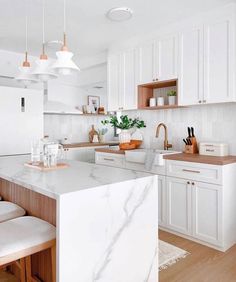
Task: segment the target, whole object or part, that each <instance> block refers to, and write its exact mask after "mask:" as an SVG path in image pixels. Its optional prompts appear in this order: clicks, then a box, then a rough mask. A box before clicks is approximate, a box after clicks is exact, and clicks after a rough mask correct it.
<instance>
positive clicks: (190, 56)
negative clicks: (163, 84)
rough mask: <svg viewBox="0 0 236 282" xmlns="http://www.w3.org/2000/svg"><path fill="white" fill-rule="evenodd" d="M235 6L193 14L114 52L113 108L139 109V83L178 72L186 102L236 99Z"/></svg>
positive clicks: (181, 98)
mask: <svg viewBox="0 0 236 282" xmlns="http://www.w3.org/2000/svg"><path fill="white" fill-rule="evenodd" d="M235 7H236V6H235V5H233V6H232V5H229V6H227V7H224V8H222V9H221V10H214V11H211V12H209V13H207V14H206V15H205V16H203V17H201V18H198V19H197V20H196V22H195V23H194V22H190V21H189V20H188V21H186V23H185V25H184V24H182V25H181V28H180V29H179V31H176V32H174V33H173V31H171V28H169V29H168V32H169V33H167V34H161V33H159V34H158V35H157V36H156V39H155V38H153V40H150V41H147V40H145V39H143V42H142V39H141V43H140V44H139V45H138V46H136V45H133V47H131V50H128V51H125V52H124V51H122V52H121V53H120V55H112V56H110V58H109V62H108V77H109V85H108V92H109V93H108V96H109V97H108V101H109V102H108V104H109V107H108V108H109V110H119V109H120V110H122V109H124V110H129V109H136V108H137V101H136V99H137V97H135V95H137V85H142V84H147V83H153V82H157V81H165V80H171V79H176V78H177V79H178V105H180V106H181V105H183V106H187V105H199V104H210V103H224V102H234V101H236V95H235V93H234V92H235V81H236V71H235V68H236V62H235V59H236V58H235V52H236V46H235V45H236V44H235V43H236V42H235V40H236V36H235V23H236V21H235V17H236V15H235ZM173 29H175V30H176V26H173ZM131 45H132V44H131ZM129 46H130V45H129Z"/></svg>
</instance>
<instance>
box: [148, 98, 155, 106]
mask: <svg viewBox="0 0 236 282" xmlns="http://www.w3.org/2000/svg"><path fill="white" fill-rule="evenodd" d="M155 106H156V98H150V99H149V107H155Z"/></svg>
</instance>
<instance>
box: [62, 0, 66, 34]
mask: <svg viewBox="0 0 236 282" xmlns="http://www.w3.org/2000/svg"><path fill="white" fill-rule="evenodd" d="M63 10H64V11H63V17H64V25H63V31H64V33H66V0H64V8H63Z"/></svg>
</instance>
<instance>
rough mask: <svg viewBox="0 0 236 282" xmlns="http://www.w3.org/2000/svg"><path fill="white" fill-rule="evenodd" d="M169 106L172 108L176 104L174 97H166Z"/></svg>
mask: <svg viewBox="0 0 236 282" xmlns="http://www.w3.org/2000/svg"><path fill="white" fill-rule="evenodd" d="M168 101H169V105H171V106H173V105H175V102H176V96H169V97H168Z"/></svg>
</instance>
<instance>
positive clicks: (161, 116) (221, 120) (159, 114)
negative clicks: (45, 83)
mask: <svg viewBox="0 0 236 282" xmlns="http://www.w3.org/2000/svg"><path fill="white" fill-rule="evenodd" d="M123 114H128V115H129V116H131V117H136V116H138V117H140V118H141V119H143V120H144V121H145V122H146V125H147V127H146V128H144V129H142V132H143V133H144V144H143V146H145V147H147V148H150V147H158V148H162V147H163V140H164V131H162V130H161V132H160V138H156V137H155V135H156V127H157V125H158V124H159V123H160V122H164V123H165V124H166V125H167V127H168V139H169V143H172V144H173V149H174V150H183V146H184V143H183V141H182V139H183V138H186V137H187V127H188V126H193V127H194V128H195V135H196V137H197V140H198V141H208V142H211V141H212V142H224V143H228V144H229V147H230V153H231V154H235V155H236V103H228V104H215V105H201V106H192V107H186V108H180V109H174V110H154V111H151V110H150V111H128V112H125V113H123ZM104 118H105V117H97V116H96V117H87V116H70V115H68V116H63V115H61V116H60V115H45V122H44V124H45V131H44V132H45V134H47V135H49V136H50V137H51V138H54V139H62V138H65V137H67V138H69V139H70V141H71V142H83V141H88V132H89V131H90V129H91V126H92V124H94V125H95V128H96V129H98V128H102V127H103V126H102V124H101V120H103V119H104ZM113 139H114V137H113V129H112V128H109V132H108V133H107V134H106V140H113Z"/></svg>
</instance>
